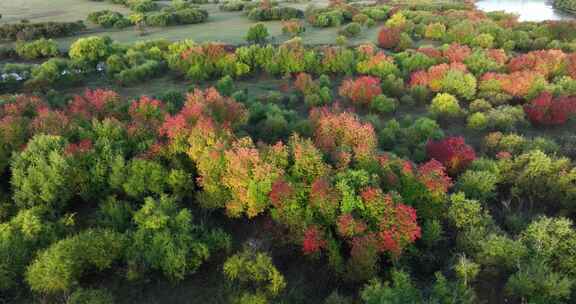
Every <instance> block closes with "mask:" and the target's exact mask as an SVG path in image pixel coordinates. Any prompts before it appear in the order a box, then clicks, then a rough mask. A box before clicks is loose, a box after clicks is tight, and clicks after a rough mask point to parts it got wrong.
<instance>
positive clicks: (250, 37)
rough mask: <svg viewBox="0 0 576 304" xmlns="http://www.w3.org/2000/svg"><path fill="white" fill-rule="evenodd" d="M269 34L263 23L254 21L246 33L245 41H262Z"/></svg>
mask: <svg viewBox="0 0 576 304" xmlns="http://www.w3.org/2000/svg"><path fill="white" fill-rule="evenodd" d="M269 35H270V34H269V33H268V29H267V28H266V25H264V23H261V22H259V23H256V24H255V25H253V26H251V27H250V28H249V29H248V33H246V37H245V39H246V41H248V42H249V43H264V42H266V38H268V36H269Z"/></svg>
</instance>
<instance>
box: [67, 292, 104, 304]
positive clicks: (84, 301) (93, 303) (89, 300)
mask: <svg viewBox="0 0 576 304" xmlns="http://www.w3.org/2000/svg"><path fill="white" fill-rule="evenodd" d="M66 304H114V297H113V296H112V294H110V292H109V291H108V290H106V289H82V288H80V289H77V290H75V291H74V292H73V293H72V294H71V295H70V298H69V299H68V301H67V302H66Z"/></svg>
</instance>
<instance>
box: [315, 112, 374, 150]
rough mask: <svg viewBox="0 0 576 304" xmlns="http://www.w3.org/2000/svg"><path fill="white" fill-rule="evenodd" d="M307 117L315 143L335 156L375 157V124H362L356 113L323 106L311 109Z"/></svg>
mask: <svg viewBox="0 0 576 304" xmlns="http://www.w3.org/2000/svg"><path fill="white" fill-rule="evenodd" d="M310 120H311V121H312V123H313V124H314V127H315V132H314V140H315V143H316V145H317V146H318V148H320V149H321V150H323V151H324V152H327V153H331V154H332V155H333V157H334V158H335V159H337V160H340V161H345V159H346V157H352V159H353V160H367V159H371V158H372V157H373V156H374V154H375V149H376V144H377V139H376V133H375V132H374V127H372V125H371V124H370V123H362V122H361V121H360V119H359V118H358V116H357V115H356V114H354V113H351V112H339V111H338V109H336V108H332V109H329V108H326V107H323V108H316V109H313V110H312V111H311V112H310Z"/></svg>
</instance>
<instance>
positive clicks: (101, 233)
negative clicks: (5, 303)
mask: <svg viewBox="0 0 576 304" xmlns="http://www.w3.org/2000/svg"><path fill="white" fill-rule="evenodd" d="M125 246H126V239H125V236H124V235H122V234H120V233H117V232H112V231H110V230H94V229H88V230H85V231H82V232H81V233H79V234H77V235H75V236H71V237H68V238H65V239H62V240H60V241H58V242H56V243H53V244H52V245H50V247H48V248H47V249H45V250H43V251H41V252H40V253H39V254H38V256H37V257H36V259H35V260H34V262H32V264H30V265H29V266H28V269H27V270H26V281H27V282H28V284H29V285H30V288H31V289H32V290H33V291H35V292H39V293H45V294H56V293H61V292H67V291H70V290H71V289H72V288H73V287H74V286H75V285H77V284H78V281H79V280H80V279H81V277H82V275H83V274H84V273H86V272H87V271H90V270H92V269H96V270H99V271H103V270H105V269H109V268H110V267H112V266H113V264H114V263H116V262H118V261H119V260H120V259H121V258H122V256H123V254H124V249H125Z"/></svg>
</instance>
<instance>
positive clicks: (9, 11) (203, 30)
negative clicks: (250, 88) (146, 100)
mask: <svg viewBox="0 0 576 304" xmlns="http://www.w3.org/2000/svg"><path fill="white" fill-rule="evenodd" d="M161 2H165V4H166V5H167V4H168V3H169V2H170V1H161ZM309 3H314V4H315V5H318V6H322V5H325V4H326V3H327V2H326V1H324V0H320V1H312V2H309ZM309 3H298V4H294V3H289V4H286V5H287V6H293V7H298V8H300V9H305V7H306V6H307V5H308V4H309ZM202 8H204V9H206V10H208V12H209V13H210V17H209V19H208V22H205V23H201V24H192V25H182V26H170V27H161V28H151V27H150V28H147V29H146V32H147V34H146V35H144V36H141V35H140V33H139V32H138V31H136V30H135V29H134V28H132V27H129V28H126V29H122V30H116V29H103V28H100V27H96V26H94V25H91V24H87V25H88V28H89V29H88V32H86V33H84V34H83V35H79V36H74V37H65V38H60V39H57V41H58V42H59V44H60V47H61V48H63V49H66V48H67V47H68V46H69V45H70V44H71V43H72V42H73V41H75V40H76V39H78V38H79V37H82V36H91V35H107V36H110V37H111V38H112V39H113V40H115V41H118V42H121V43H131V42H134V41H138V40H155V39H169V40H182V39H192V40H195V41H198V42H203V41H221V42H224V43H230V44H239V43H243V42H244V39H243V37H244V34H245V33H246V31H247V30H248V28H249V27H250V26H251V25H253V24H254V23H255V22H254V21H252V20H249V19H248V18H247V16H245V15H244V14H243V13H242V12H221V11H220V10H219V9H218V5H217V4H205V5H202ZM103 9H110V10H115V11H118V12H121V13H123V14H129V13H130V11H129V10H128V9H126V8H125V7H123V6H121V5H114V4H111V3H108V2H94V1H90V0H51V1H46V0H5V1H0V12H1V13H2V19H0V24H2V23H15V22H20V20H24V19H28V20H33V21H34V22H43V21H76V20H86V16H88V14H89V13H90V12H93V11H97V10H103ZM266 25H267V27H268V30H269V32H270V35H271V41H272V42H282V41H285V40H287V39H289V37H288V36H287V35H283V34H282V25H281V22H279V21H271V22H266ZM377 32H378V26H374V27H372V28H368V29H365V30H364V31H363V32H362V33H361V34H360V35H359V36H358V37H355V38H353V39H350V43H353V44H357V43H362V42H367V41H374V40H375V39H376V34H377ZM337 36H338V28H313V27H311V26H309V25H308V26H307V28H306V32H305V33H304V35H303V36H302V38H303V39H304V42H305V43H307V44H329V43H333V42H334V40H335V39H336V37H337Z"/></svg>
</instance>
